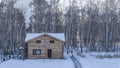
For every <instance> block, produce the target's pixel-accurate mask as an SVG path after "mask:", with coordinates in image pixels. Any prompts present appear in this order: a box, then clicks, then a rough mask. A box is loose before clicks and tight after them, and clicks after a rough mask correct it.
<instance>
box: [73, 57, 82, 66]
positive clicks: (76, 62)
mask: <svg viewBox="0 0 120 68" xmlns="http://www.w3.org/2000/svg"><path fill="white" fill-rule="evenodd" d="M71 59H72V61H73V63H74V66H75V68H82V65H81V64H80V62H79V61H78V60H77V59H76V58H75V57H74V56H73V55H72V56H71Z"/></svg>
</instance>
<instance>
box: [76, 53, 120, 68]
mask: <svg viewBox="0 0 120 68" xmlns="http://www.w3.org/2000/svg"><path fill="white" fill-rule="evenodd" d="M75 57H76V58H77V59H78V60H79V62H80V63H81V65H82V68H120V58H104V59H100V58H96V57H93V56H91V55H89V54H85V57H80V56H78V55H75Z"/></svg>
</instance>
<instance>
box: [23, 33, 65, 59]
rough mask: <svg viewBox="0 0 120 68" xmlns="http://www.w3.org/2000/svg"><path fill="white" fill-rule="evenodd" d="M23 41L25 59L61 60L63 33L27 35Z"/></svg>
mask: <svg viewBox="0 0 120 68" xmlns="http://www.w3.org/2000/svg"><path fill="white" fill-rule="evenodd" d="M25 41H26V47H25V56H26V57H27V58H36V59H37V58H44V59H46V58H55V59H60V58H63V45H64V42H65V37H64V33H28V34H27V36H26V39H25Z"/></svg>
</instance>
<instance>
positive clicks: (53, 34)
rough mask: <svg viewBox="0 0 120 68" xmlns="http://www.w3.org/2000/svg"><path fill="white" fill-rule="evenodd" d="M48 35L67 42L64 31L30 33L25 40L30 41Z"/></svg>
mask: <svg viewBox="0 0 120 68" xmlns="http://www.w3.org/2000/svg"><path fill="white" fill-rule="evenodd" d="M43 35H48V36H50V37H53V38H55V39H58V40H60V41H63V42H65V36H64V33H28V34H27V35H26V38H25V42H29V41H31V40H33V39H35V38H37V37H40V36H43Z"/></svg>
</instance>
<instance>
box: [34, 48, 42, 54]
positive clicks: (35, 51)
mask: <svg viewBox="0 0 120 68" xmlns="http://www.w3.org/2000/svg"><path fill="white" fill-rule="evenodd" d="M33 55H41V49H33Z"/></svg>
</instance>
